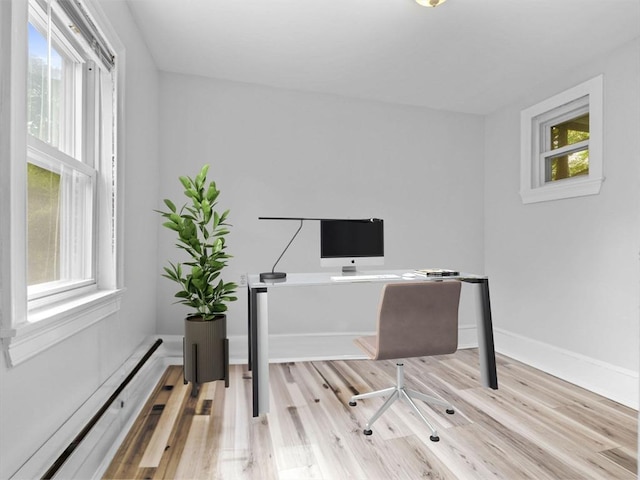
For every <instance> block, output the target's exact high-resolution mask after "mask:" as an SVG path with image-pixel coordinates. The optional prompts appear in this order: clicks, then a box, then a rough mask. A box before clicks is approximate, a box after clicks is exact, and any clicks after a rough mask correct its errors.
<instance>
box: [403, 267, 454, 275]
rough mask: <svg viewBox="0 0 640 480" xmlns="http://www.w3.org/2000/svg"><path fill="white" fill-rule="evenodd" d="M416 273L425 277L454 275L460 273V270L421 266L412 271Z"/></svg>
mask: <svg viewBox="0 0 640 480" xmlns="http://www.w3.org/2000/svg"><path fill="white" fill-rule="evenodd" d="M413 272H414V273H415V274H416V275H422V276H425V277H455V276H456V275H460V272H457V271H455V270H448V269H446V268H422V269H419V270H414V271H413Z"/></svg>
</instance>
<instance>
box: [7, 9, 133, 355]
mask: <svg viewBox="0 0 640 480" xmlns="http://www.w3.org/2000/svg"><path fill="white" fill-rule="evenodd" d="M0 3H1V5H0V20H2V25H3V28H2V30H3V32H2V33H0V36H2V40H3V42H4V41H6V42H7V43H6V45H7V46H8V48H5V49H2V50H1V51H0V67H2V68H0V80H1V81H2V83H3V85H5V86H6V88H5V87H3V88H0V95H1V97H0V103H3V104H5V105H6V106H7V108H3V110H2V113H1V116H0V126H2V127H3V138H4V139H5V140H6V141H3V142H0V144H2V145H1V146H0V154H2V155H3V157H4V158H8V159H9V161H8V162H7V169H6V172H3V173H6V175H3V176H2V178H1V179H0V183H1V184H2V189H1V193H0V198H1V200H2V202H3V205H4V206H5V208H4V212H3V215H2V216H1V217H0V227H1V228H0V230H1V231H0V246H1V247H2V248H1V249H0V250H1V252H0V274H1V275H0V286H2V289H1V290H2V292H1V294H0V339H1V341H2V346H3V351H4V354H5V358H6V363H7V365H8V366H15V365H18V364H20V363H22V362H24V361H26V360H28V359H30V358H32V357H34V356H36V355H38V354H39V353H41V352H42V351H44V350H47V349H49V348H50V347H52V346H54V345H56V344H57V343H59V342H61V341H63V340H65V339H66V338H68V337H70V336H72V335H75V334H77V333H78V332H79V331H81V330H83V329H85V328H87V327H89V326H90V325H93V324H95V323H96V322H99V321H101V320H104V319H107V318H109V317H111V316H112V315H113V314H114V313H116V312H117V311H118V310H119V309H120V303H121V297H122V294H123V292H124V288H123V259H122V252H121V247H120V246H121V244H122V239H123V232H122V228H121V227H122V215H121V214H122V203H121V199H120V197H119V196H118V195H117V186H118V185H121V184H122V178H121V175H122V173H121V171H120V169H118V164H120V163H122V162H123V158H124V155H123V151H122V142H121V140H120V141H119V140H118V139H119V138H120V137H121V136H122V134H123V111H124V110H123V108H122V107H123V105H122V102H123V92H122V86H123V85H124V68H123V67H124V66H123V65H121V64H120V62H119V63H118V65H117V66H116V67H114V68H115V70H114V73H113V83H112V84H109V85H108V88H111V87H113V91H114V98H113V105H114V107H115V118H114V122H113V125H109V126H108V129H107V133H108V134H109V133H110V132H111V131H113V130H112V129H113V128H115V132H114V137H115V138H114V139H113V142H109V143H110V145H111V143H113V152H112V155H110V157H109V158H108V159H105V158H101V159H97V162H98V163H99V165H94V166H93V167H95V169H96V170H98V171H101V172H103V175H102V176H99V177H98V178H96V179H95V180H94V182H95V185H96V191H97V197H96V199H95V202H94V205H93V208H94V209H95V210H96V211H97V212H98V213H97V216H96V218H97V220H96V221H95V224H94V229H95V231H96V232H99V236H96V237H95V238H94V241H95V242H96V243H97V245H98V248H97V249H96V250H95V258H96V261H97V262H98V267H97V268H96V270H95V274H94V277H95V282H94V285H89V286H82V288H78V289H74V290H73V291H69V292H65V293H64V294H62V295H61V296H59V297H57V298H56V301H55V302H51V301H45V302H43V301H40V300H37V301H35V302H34V303H33V304H32V305H29V302H28V298H27V275H26V268H27V264H26V253H27V247H26V212H27V206H26V185H27V184H26V179H27V175H26V171H27V158H28V156H27V155H28V143H29V142H28V141H27V139H28V138H29V136H30V135H29V134H28V132H27V112H26V99H27V95H26V85H27V83H26V78H27V66H28V63H27V62H28V60H27V55H26V52H27V44H28V38H27V25H28V22H29V4H28V2H25V1H24V0H9V1H7V2H0ZM82 7H83V8H84V11H85V12H86V14H87V15H88V16H89V17H90V18H91V19H92V21H93V23H94V24H95V25H99V26H100V33H101V34H102V35H103V37H104V38H105V39H106V40H107V41H108V42H109V44H110V46H111V47H112V48H113V52H115V54H116V56H117V57H118V58H119V59H120V58H122V59H123V58H124V48H123V45H122V43H121V42H120V41H119V39H118V37H117V35H116V34H115V31H114V30H113V28H112V27H111V26H110V24H109V23H108V20H107V19H106V16H105V15H104V14H103V13H102V11H101V10H100V9H99V7H98V6H97V4H96V3H95V1H94V0H82ZM8 23H10V24H11V29H5V28H4V26H6V25H8ZM85 93H86V92H83V95H84V94H85ZM95 108H100V105H96V106H95ZM110 123H111V122H110ZM4 127H6V128H4ZM88 128H96V126H95V125H92V124H91V123H88ZM5 132H6V135H5ZM90 143H91V142H90ZM84 148H85V149H88V148H92V149H98V148H101V147H100V145H98V144H89V145H86V146H85V147H84ZM109 148H111V147H109ZM84 154H85V152H82V153H81V155H82V156H84ZM101 156H102V155H101ZM112 157H115V158H112ZM30 307H31V308H30Z"/></svg>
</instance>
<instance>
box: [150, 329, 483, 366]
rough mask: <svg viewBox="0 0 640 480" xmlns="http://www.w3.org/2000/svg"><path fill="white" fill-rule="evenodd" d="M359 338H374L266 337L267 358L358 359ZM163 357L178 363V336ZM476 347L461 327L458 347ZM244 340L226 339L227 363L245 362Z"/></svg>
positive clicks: (166, 340) (356, 334)
mask: <svg viewBox="0 0 640 480" xmlns="http://www.w3.org/2000/svg"><path fill="white" fill-rule="evenodd" d="M363 335H375V332H345V333H308V334H295V335H270V336H269V350H270V351H269V357H270V359H271V360H270V361H271V362H272V363H282V362H305V361H307V362H308V361H314V360H349V359H362V358H366V356H365V355H364V354H363V353H362V351H361V350H360V349H358V348H357V347H356V346H355V345H354V343H353V340H354V339H355V338H356V337H359V336H363ZM162 338H163V339H164V344H165V346H166V347H165V348H166V350H167V354H168V355H169V356H170V357H171V358H172V360H171V362H172V363H174V364H176V365H177V364H182V337H181V336H178V335H171V336H166V335H165V336H163V337H162ZM477 346H478V339H477V335H476V327H475V326H472V325H461V326H460V329H459V332H458V348H461V349H464V348H474V347H477ZM247 359H248V341H247V337H246V335H231V336H229V363H230V364H231V365H243V364H246V363H248V360H247Z"/></svg>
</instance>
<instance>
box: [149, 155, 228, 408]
mask: <svg viewBox="0 0 640 480" xmlns="http://www.w3.org/2000/svg"><path fill="white" fill-rule="evenodd" d="M208 171H209V165H205V166H204V167H202V170H200V173H198V174H197V175H196V177H195V178H194V179H192V178H190V177H180V182H181V183H182V185H183V187H184V188H185V190H184V194H185V196H186V197H187V198H188V199H189V200H188V201H187V203H185V204H184V205H183V206H182V207H181V208H180V209H179V210H178V209H177V208H176V205H175V204H174V203H173V202H172V201H171V200H169V199H164V204H165V205H166V207H167V208H168V210H167V211H158V213H159V214H160V215H161V216H162V217H163V218H164V219H165V220H166V221H165V222H164V223H163V226H164V227H166V228H168V229H170V230H173V231H175V232H176V233H177V235H178V239H177V243H176V247H178V248H179V249H181V250H183V251H184V252H186V254H187V256H188V260H187V261H184V262H176V263H173V262H169V266H166V267H164V272H165V273H164V274H163V277H166V278H168V279H170V280H173V281H174V282H176V283H177V284H178V285H179V286H180V288H179V290H178V291H177V292H176V294H175V297H176V298H177V299H178V300H177V303H182V304H184V305H188V306H189V307H191V308H192V309H193V311H192V312H191V313H190V314H189V315H188V316H187V317H186V318H185V320H184V329H185V330H184V332H185V336H184V345H183V359H184V364H183V365H184V367H183V369H184V381H185V383H187V382H192V391H191V393H192V395H194V396H195V395H197V394H198V389H199V386H200V384H202V383H204V382H209V381H213V380H224V381H225V386H227V387H228V386H229V350H228V339H227V318H226V314H225V312H226V311H227V305H226V304H227V303H228V302H232V301H235V300H237V298H236V297H235V296H234V293H235V290H236V288H237V285H236V284H235V283H233V282H224V281H223V280H222V278H220V275H221V273H222V270H223V268H224V267H225V266H226V265H227V260H228V259H229V258H231V255H229V254H228V253H227V252H226V247H227V245H226V243H225V236H226V235H227V234H228V233H229V229H228V227H229V224H228V223H227V217H228V215H229V210H225V211H224V212H223V213H222V214H220V213H218V212H217V211H216V209H215V207H216V205H217V199H218V195H219V194H220V191H219V190H218V189H217V187H216V183H215V182H214V181H211V182H210V183H209V184H207V172H208Z"/></svg>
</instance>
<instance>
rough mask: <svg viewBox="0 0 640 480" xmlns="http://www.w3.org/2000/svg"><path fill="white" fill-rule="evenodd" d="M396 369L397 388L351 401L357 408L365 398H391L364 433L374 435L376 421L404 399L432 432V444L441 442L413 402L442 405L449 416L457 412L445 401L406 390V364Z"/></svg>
mask: <svg viewBox="0 0 640 480" xmlns="http://www.w3.org/2000/svg"><path fill="white" fill-rule="evenodd" d="M396 367H397V370H396V375H397V382H396V386H395V387H389V388H385V389H383V390H376V391H375V392H369V393H362V394H360V395H354V396H353V397H351V400H349V405H350V406H351V407H355V406H356V405H357V403H356V400H362V399H365V398H374V397H386V396H389V398H387V399H386V400H385V402H384V403H383V404H382V406H381V407H380V408H379V409H378V411H377V412H376V413H375V414H374V415H373V417H371V419H370V420H369V421H368V422H367V424H366V425H365V427H364V430H363V433H364V434H365V435H372V434H373V431H372V430H371V427H372V425H373V424H374V423H375V421H376V420H378V418H380V416H381V415H382V414H383V413H384V412H385V411H386V410H387V409H388V408H389V407H390V406H391V405H392V404H393V403H394V402H395V401H396V400H398V399H402V400H405V401H406V402H407V403H408V404H409V406H410V407H411V409H412V410H413V411H414V412H415V413H416V414H417V415H418V417H420V418H421V419H422V421H423V422H424V423H425V424H426V425H427V426H428V427H429V429H430V430H431V436H430V437H429V439H430V440H431V441H432V442H438V441H439V440H440V437H438V432H437V431H436V429H435V427H434V426H433V425H432V424H431V422H429V420H427V419H426V417H425V416H424V415H423V414H422V412H421V411H420V410H419V409H418V406H417V405H416V404H415V402H414V401H413V400H414V399H418V400H422V401H423V402H425V403H431V404H435V405H440V406H442V407H446V410H445V411H446V412H447V413H448V414H449V415H452V414H453V413H455V411H454V409H453V406H452V405H451V404H450V403H448V402H445V401H444V400H441V399H439V398H436V397H431V396H429V395H425V394H424V393H421V392H417V391H415V390H411V389H409V388H406V387H405V386H404V364H403V363H397V364H396Z"/></svg>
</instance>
